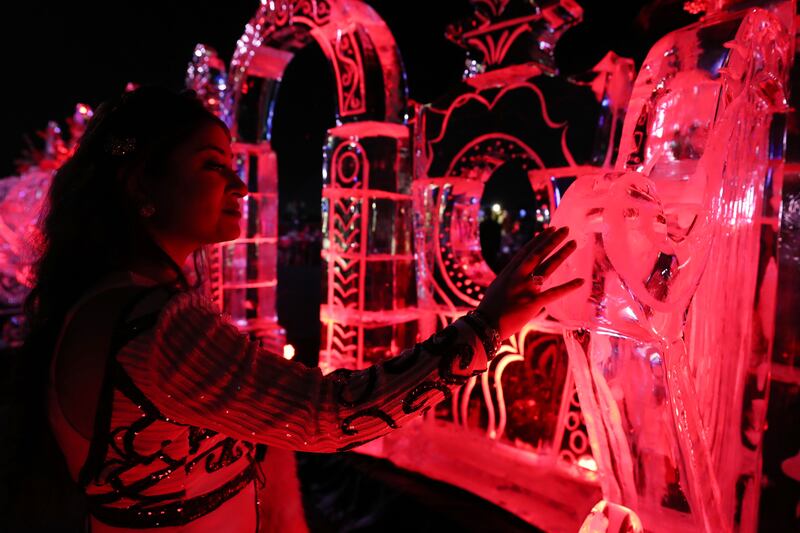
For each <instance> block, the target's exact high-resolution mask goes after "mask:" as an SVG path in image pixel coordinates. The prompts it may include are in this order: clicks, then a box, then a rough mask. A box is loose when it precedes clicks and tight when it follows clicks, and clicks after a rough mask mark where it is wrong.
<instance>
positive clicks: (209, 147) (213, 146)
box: [195, 144, 232, 157]
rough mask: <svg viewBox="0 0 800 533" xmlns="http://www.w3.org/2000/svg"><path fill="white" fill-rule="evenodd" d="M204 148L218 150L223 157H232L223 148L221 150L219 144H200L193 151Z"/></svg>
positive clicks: (201, 150) (203, 149) (199, 150)
mask: <svg viewBox="0 0 800 533" xmlns="http://www.w3.org/2000/svg"><path fill="white" fill-rule="evenodd" d="M205 150H213V151H215V152H219V153H220V154H222V155H223V156H224V157H232V156H229V155H228V153H227V152H225V150H223V149H222V148H220V147H219V146H216V145H214V144H206V145H203V146H201V147H200V148H198V149H197V150H195V152H203V151H205Z"/></svg>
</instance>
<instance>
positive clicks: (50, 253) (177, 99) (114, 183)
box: [14, 87, 228, 475]
mask: <svg viewBox="0 0 800 533" xmlns="http://www.w3.org/2000/svg"><path fill="white" fill-rule="evenodd" d="M207 124H218V125H220V126H222V127H223V128H225V130H226V131H228V129H227V127H226V126H225V124H224V123H223V122H222V121H221V120H220V119H218V118H217V117H216V116H215V115H214V114H213V113H211V112H210V111H208V110H207V109H206V108H205V107H204V106H203V104H202V102H200V100H198V99H197V97H196V96H195V95H194V93H191V92H184V93H175V92H173V91H170V90H167V89H164V88H159V87H141V88H138V89H136V90H134V91H130V92H126V93H124V94H122V95H120V96H118V97H116V98H113V99H112V100H109V101H107V102H105V103H103V104H101V105H100V106H99V107H98V109H97V112H96V113H95V115H94V117H93V118H92V120H91V121H90V123H89V124H88V126H87V129H86V132H85V133H84V135H83V137H82V138H81V139H80V141H79V144H78V146H77V149H76V151H75V153H74V154H73V156H72V157H71V158H70V159H69V160H68V161H66V163H65V164H64V165H63V166H62V167H61V168H60V169H59V170H58V171H57V172H56V173H55V175H54V176H53V179H52V182H51V185H50V189H49V191H48V195H47V199H46V201H45V206H44V208H43V211H42V215H41V218H40V221H39V230H40V236H41V242H39V243H38V244H39V247H38V257H37V258H36V260H35V263H34V268H33V275H34V278H33V280H34V285H33V289H32V290H31V292H30V294H29V296H28V297H27V299H26V301H25V306H24V309H25V314H26V323H27V327H28V333H27V335H26V339H25V344H24V346H23V348H22V349H21V351H20V357H19V359H18V361H17V369H16V376H17V379H16V387H15V392H14V396H15V401H16V403H17V404H18V407H19V408H18V409H17V413H16V415H17V417H18V419H17V420H16V422H17V424H16V425H15V426H16V429H15V433H16V437H17V439H16V440H17V445H18V451H19V452H20V453H22V452H23V451H24V452H26V453H25V454H23V455H28V456H29V458H30V459H31V460H32V461H21V462H19V461H18V463H19V464H20V466H21V465H23V464H24V465H27V466H26V467H21V468H28V469H29V468H30V467H31V462H33V463H34V464H35V463H37V462H40V461H42V460H43V455H46V452H45V450H50V451H52V449H53V447H54V446H53V444H54V440H53V438H52V435H51V434H50V431H49V425H48V424H47V422H46V421H47V417H46V410H45V405H46V403H45V398H46V384H47V381H48V369H49V366H50V361H51V359H52V352H53V349H54V347H55V342H56V340H57V337H58V334H59V332H60V330H61V327H62V325H63V322H64V319H65V317H66V315H67V312H68V311H69V309H70V308H71V307H72V306H73V305H74V304H75V303H76V302H77V301H78V300H80V298H81V297H82V296H83V295H85V294H87V292H88V291H89V290H90V289H91V288H92V287H93V286H94V285H95V284H96V283H97V282H98V281H100V280H101V279H102V278H103V277H104V276H106V275H108V274H110V273H112V272H115V271H120V270H126V269H127V265H129V264H130V263H131V261H132V260H134V258H141V257H148V258H150V259H151V260H154V261H159V262H161V263H163V264H164V265H165V266H166V267H168V268H171V269H173V270H174V271H175V273H176V275H177V276H178V278H179V281H180V283H181V284H182V285H183V286H184V287H186V288H188V287H189V285H190V284H189V281H188V279H187V277H186V276H185V275H184V272H183V271H182V268H181V267H180V266H179V265H177V264H176V263H175V262H174V261H173V260H172V258H171V257H170V256H169V255H168V254H167V253H166V252H165V251H164V250H163V249H161V248H160V247H159V246H158V245H157V244H156V243H155V242H154V241H153V239H152V238H151V237H150V236H149V234H148V233H147V231H146V230H145V227H144V225H143V223H142V220H141V216H140V215H139V209H140V207H141V206H139V205H135V203H136V202H135V200H134V199H133V198H132V197H131V195H130V193H129V192H128V191H127V190H126V184H125V180H124V179H123V175H124V174H125V173H126V171H128V170H131V169H134V168H135V169H137V171H138V172H137V174H138V175H139V176H140V177H141V181H142V183H140V186H141V187H142V188H144V189H145V190H148V187H153V186H155V185H157V181H158V180H163V179H168V174H167V163H168V161H169V157H170V155H171V154H172V153H173V152H174V150H175V149H176V148H177V147H178V146H179V145H180V144H181V143H182V142H184V141H185V140H186V139H187V138H188V137H189V136H190V135H191V134H192V132H194V131H195V130H196V129H197V128H198V127H200V126H203V125H207ZM194 259H195V262H194V266H195V269H194V270H195V272H194V274H195V283H194V284H195V285H198V284H200V283H202V282H203V281H204V279H205V276H204V275H203V266H204V261H203V255H202V252H199V253H198V252H196V253H195V256H194ZM43 442H47V443H48V444H46V445H44V446H45V447H44V448H43V447H42V446H43V444H42V443H43ZM58 459H59V460H60V461H61V463H63V459H60V458H58ZM39 466H41V463H39ZM62 469H63V466H62ZM29 471H30V470H28V472H29ZM20 474H21V475H30V474H29V473H27V472H20Z"/></svg>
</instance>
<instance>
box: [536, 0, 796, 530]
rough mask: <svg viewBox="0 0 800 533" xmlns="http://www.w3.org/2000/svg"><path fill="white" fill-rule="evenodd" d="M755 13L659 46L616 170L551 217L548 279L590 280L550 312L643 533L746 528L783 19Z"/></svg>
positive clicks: (755, 467) (611, 482)
mask: <svg viewBox="0 0 800 533" xmlns="http://www.w3.org/2000/svg"><path fill="white" fill-rule="evenodd" d="M765 4H766V5H767V7H768V8H766V9H762V8H759V9H754V8H752V7H749V8H743V9H736V8H735V7H733V6H729V7H728V10H723V11H719V12H716V13H714V14H712V15H709V16H707V17H706V18H704V19H703V20H702V21H701V22H699V23H697V24H694V25H692V26H689V27H687V28H684V29H682V30H678V31H676V32H673V33H671V34H669V35H667V36H666V37H664V38H663V39H662V40H661V41H659V42H658V43H657V44H656V45H655V46H654V47H653V49H652V50H651V52H650V54H649V55H648V57H647V59H646V61H645V64H644V66H643V68H642V71H641V72H640V74H639V76H638V78H637V82H636V84H635V86H634V91H633V94H632V97H631V102H630V106H629V114H628V118H627V121H626V126H625V129H624V132H623V139H622V143H621V146H620V157H619V158H618V160H617V170H616V171H614V172H608V173H604V174H594V175H587V176H583V177H580V178H579V179H578V180H577V181H576V182H575V183H574V184H573V185H572V186H571V187H570V189H569V190H568V191H567V193H566V195H565V196H564V199H563V202H562V203H561V205H560V206H559V208H558V210H557V211H556V214H555V216H554V220H553V223H554V225H569V226H570V227H571V235H572V237H573V238H576V239H577V240H578V250H577V251H576V253H575V254H574V255H573V256H572V257H571V258H570V260H569V261H568V264H567V265H566V266H565V267H564V268H563V269H562V270H560V272H559V273H558V274H557V275H556V276H554V278H553V279H552V280H551V282H550V283H558V282H559V280H560V279H562V280H563V279H568V278H571V277H573V276H576V275H579V276H582V277H584V278H585V279H587V280H589V281H590V283H587V284H585V285H584V287H583V288H581V289H579V290H578V291H576V293H574V294H573V295H571V296H570V297H568V298H565V299H564V300H562V301H560V302H558V303H556V304H553V305H551V306H549V308H548V311H549V312H550V313H551V314H552V315H553V316H555V317H557V318H558V319H559V320H560V321H561V322H562V323H563V324H564V325H565V327H566V333H565V339H566V340H567V346H568V350H569V353H570V358H571V361H572V364H573V369H574V372H575V380H576V384H577V387H578V392H579V395H580V398H581V405H582V407H583V410H584V415H585V417H586V421H587V429H588V430H589V436H590V440H591V443H592V449H593V451H594V455H595V458H596V460H597V462H598V465H599V472H600V478H601V486H602V489H603V495H604V498H605V500H606V502H608V503H610V504H612V505H613V506H617V507H615V508H616V509H620V508H629V509H631V511H630V513H631V514H630V516H631V520H638V519H639V518H640V519H641V522H642V524H643V526H644V527H645V528H646V529H647V530H648V531H654V532H658V531H677V530H685V531H707V532H712V531H713V532H723V531H732V530H736V531H753V530H754V529H755V524H756V521H755V519H756V509H757V502H758V491H759V476H760V461H759V455H758V453H759V447H760V444H759V443H760V434H761V432H762V431H763V416H764V413H765V408H764V403H765V394H766V385H767V381H768V373H769V372H768V369H769V354H770V348H771V338H772V331H771V327H772V318H771V317H772V316H774V291H775V281H776V276H775V268H776V262H775V253H776V249H775V246H776V245H775V243H776V239H775V234H776V231H777V226H778V218H777V214H778V209H779V205H780V194H779V193H780V179H781V172H782V164H783V139H784V132H785V119H784V117H783V116H782V115H780V113H784V112H785V111H786V110H787V105H786V95H787V91H786V75H787V72H788V67H789V64H790V62H791V59H792V57H793V56H792V54H793V50H792V46H793V36H794V26H793V21H794V9H795V6H794V2H775V3H769V4H767V3H765ZM636 515H638V518H637V516H636ZM595 518H596V516H594V515H593V516H590V518H589V519H587V524H590V523H591V522H592V520H594V519H595ZM586 527H587V528H589V529H587V531H603V529H602V528H601V529H597V528H595V529H592V528H591V527H590V526H589V525H587V526H586Z"/></svg>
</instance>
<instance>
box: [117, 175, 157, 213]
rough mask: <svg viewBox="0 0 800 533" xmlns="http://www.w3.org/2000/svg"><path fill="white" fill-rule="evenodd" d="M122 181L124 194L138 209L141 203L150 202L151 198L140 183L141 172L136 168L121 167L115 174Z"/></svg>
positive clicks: (151, 201)
mask: <svg viewBox="0 0 800 533" xmlns="http://www.w3.org/2000/svg"><path fill="white" fill-rule="evenodd" d="M117 177H118V179H119V180H120V182H121V183H122V189H123V191H125V195H126V196H127V197H128V198H130V199H131V203H132V204H133V205H134V206H135V207H136V208H137V209H138V208H140V207H142V206H143V205H147V204H152V203H153V199H152V198H151V195H150V194H148V193H147V191H146V189H145V187H144V185H143V183H142V173H141V170H140V169H138V168H124V167H123V168H121V169H119V171H118V174H117Z"/></svg>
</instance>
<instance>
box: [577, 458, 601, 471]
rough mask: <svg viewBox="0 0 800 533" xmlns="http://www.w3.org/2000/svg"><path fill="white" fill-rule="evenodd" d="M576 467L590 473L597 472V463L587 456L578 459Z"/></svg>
mask: <svg viewBox="0 0 800 533" xmlns="http://www.w3.org/2000/svg"><path fill="white" fill-rule="evenodd" d="M578 466H580V467H582V468H585V469H586V470H591V471H592V472H597V462H596V461H595V460H594V458H593V457H591V456H589V455H584V456H583V457H581V458H580V459H578Z"/></svg>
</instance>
